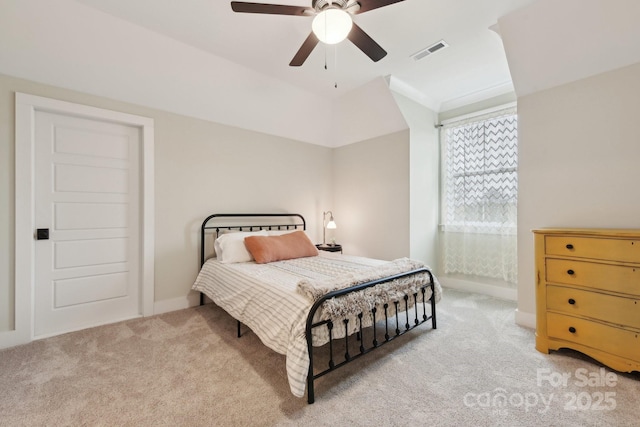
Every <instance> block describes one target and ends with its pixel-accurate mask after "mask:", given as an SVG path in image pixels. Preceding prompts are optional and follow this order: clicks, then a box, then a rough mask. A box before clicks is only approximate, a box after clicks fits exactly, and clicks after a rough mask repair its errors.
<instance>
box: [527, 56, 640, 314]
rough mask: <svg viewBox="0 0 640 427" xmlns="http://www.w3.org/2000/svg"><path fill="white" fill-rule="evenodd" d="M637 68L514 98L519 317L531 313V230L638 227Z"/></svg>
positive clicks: (639, 125) (639, 132)
mask: <svg viewBox="0 0 640 427" xmlns="http://www.w3.org/2000/svg"><path fill="white" fill-rule="evenodd" d="M638 76H640V63H637V64H634V65H631V66H628V67H625V68H621V69H618V70H615V71H610V72H607V73H604V74H600V75H597V76H594V77H590V78H586V79H583V80H579V81H576V82H573V83H569V84H565V85H562V86H559V87H555V88H552V89H548V90H545V91H541V92H538V93H534V94H532V95H528V96H523V97H519V98H518V133H519V141H518V144H519V166H518V167H519V178H518V180H519V190H518V194H519V196H518V312H519V313H520V314H522V315H524V316H526V317H529V318H531V316H533V315H534V313H535V288H534V279H535V276H534V252H533V236H532V234H531V230H532V229H534V228H539V227H610V228H640V216H639V215H638V213H639V212H640V186H639V185H638V183H640V168H639V160H640V120H638V113H639V112H640V79H639V78H638Z"/></svg>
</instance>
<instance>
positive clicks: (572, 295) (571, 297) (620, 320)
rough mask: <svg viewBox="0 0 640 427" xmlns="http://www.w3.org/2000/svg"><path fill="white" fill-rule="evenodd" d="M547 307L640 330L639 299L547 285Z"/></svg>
mask: <svg viewBox="0 0 640 427" xmlns="http://www.w3.org/2000/svg"><path fill="white" fill-rule="evenodd" d="M547 309H548V310H550V311H558V312H561V313H564V314H568V315H575V316H584V317H591V318H593V319H599V320H603V321H605V322H609V323H613V324H616V325H621V326H622V325H625V326H628V327H632V328H636V329H640V298H639V299H635V298H624V297H617V296H614V295H608V294H603V293H599V292H590V291H585V290H582V289H575V288H568V287H564V286H547Z"/></svg>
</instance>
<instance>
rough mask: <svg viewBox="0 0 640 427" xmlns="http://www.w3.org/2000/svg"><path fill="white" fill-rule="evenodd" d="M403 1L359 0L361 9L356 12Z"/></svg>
mask: <svg viewBox="0 0 640 427" xmlns="http://www.w3.org/2000/svg"><path fill="white" fill-rule="evenodd" d="M402 1H404V0H359V1H358V3H360V9H359V10H357V11H355V12H354V13H356V14H358V13H363V12H367V11H369V10H373V9H378V8H381V7H385V6H389V5H391V4H394V3H400V2H402Z"/></svg>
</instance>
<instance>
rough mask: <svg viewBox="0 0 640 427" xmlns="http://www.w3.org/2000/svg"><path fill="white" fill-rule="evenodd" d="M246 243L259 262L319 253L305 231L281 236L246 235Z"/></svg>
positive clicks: (263, 262)
mask: <svg viewBox="0 0 640 427" xmlns="http://www.w3.org/2000/svg"><path fill="white" fill-rule="evenodd" d="M244 244H245V246H246V247H247V250H248V251H249V253H250V254H251V255H252V256H253V258H254V259H255V260H256V262H257V263H258V264H266V263H268V262H273V261H281V260H285V259H293V258H302V257H308V256H316V255H318V249H316V247H315V246H314V245H313V243H311V240H309V238H308V237H307V235H306V234H305V232H304V231H294V232H293V233H288V234H283V235H281V236H250V237H245V239H244Z"/></svg>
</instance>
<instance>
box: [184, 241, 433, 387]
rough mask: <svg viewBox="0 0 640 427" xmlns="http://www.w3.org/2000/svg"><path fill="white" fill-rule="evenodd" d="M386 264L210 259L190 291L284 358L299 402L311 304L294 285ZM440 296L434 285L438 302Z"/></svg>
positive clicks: (318, 340) (341, 259)
mask: <svg viewBox="0 0 640 427" xmlns="http://www.w3.org/2000/svg"><path fill="white" fill-rule="evenodd" d="M386 263H387V261H380V260H374V259H370V258H362V257H353V256H346V255H339V254H333V253H328V252H322V251H320V254H319V255H318V256H315V257H307V258H298V259H293V260H288V261H279V262H273V263H269V264H256V263H254V262H248V263H238V264H222V263H220V262H217V261H215V259H211V260H208V261H207V262H206V263H205V265H204V266H203V267H202V270H201V271H200V274H199V275H198V278H197V279H196V282H195V284H194V285H193V289H194V290H196V291H199V292H203V293H204V294H205V295H207V296H208V297H209V298H211V299H212V300H213V301H214V302H215V303H216V304H217V305H218V306H220V307H222V308H223V309H224V310H225V311H227V312H228V313H229V314H230V315H231V316H233V317H234V318H235V319H237V320H239V321H240V322H242V323H244V324H245V325H247V326H248V327H249V328H251V330H252V331H253V332H254V333H255V334H256V335H257V336H258V337H259V338H260V340H261V341H262V342H263V343H264V344H265V345H266V346H267V347H269V348H271V349H272V350H274V351H276V352H278V353H280V354H284V355H286V360H287V362H286V368H287V376H288V379H289V386H290V388H291V392H292V393H293V394H294V395H295V396H298V397H302V396H304V391H305V386H306V377H307V373H308V369H309V355H308V353H307V341H306V338H305V323H306V318H307V314H308V312H309V309H310V308H311V305H312V304H313V301H312V300H310V299H308V298H307V297H305V296H303V295H302V294H301V293H299V292H298V291H297V290H296V288H297V286H298V284H299V283H300V282H302V281H312V282H325V281H327V280H330V279H332V278H340V277H342V276H344V275H345V274H351V273H357V272H358V271H362V270H367V269H370V268H371V267H372V266H379V265H384V264H386ZM439 296H440V286H439V284H438V283H437V282H436V299H439ZM429 297H430V294H427V295H426V298H429ZM354 324H355V322H354ZM316 329H320V330H321V331H320V335H316V332H314V340H313V341H314V345H320V344H322V343H325V342H326V340H327V336H326V335H327V334H326V332H325V333H324V334H323V333H322V331H325V328H316Z"/></svg>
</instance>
